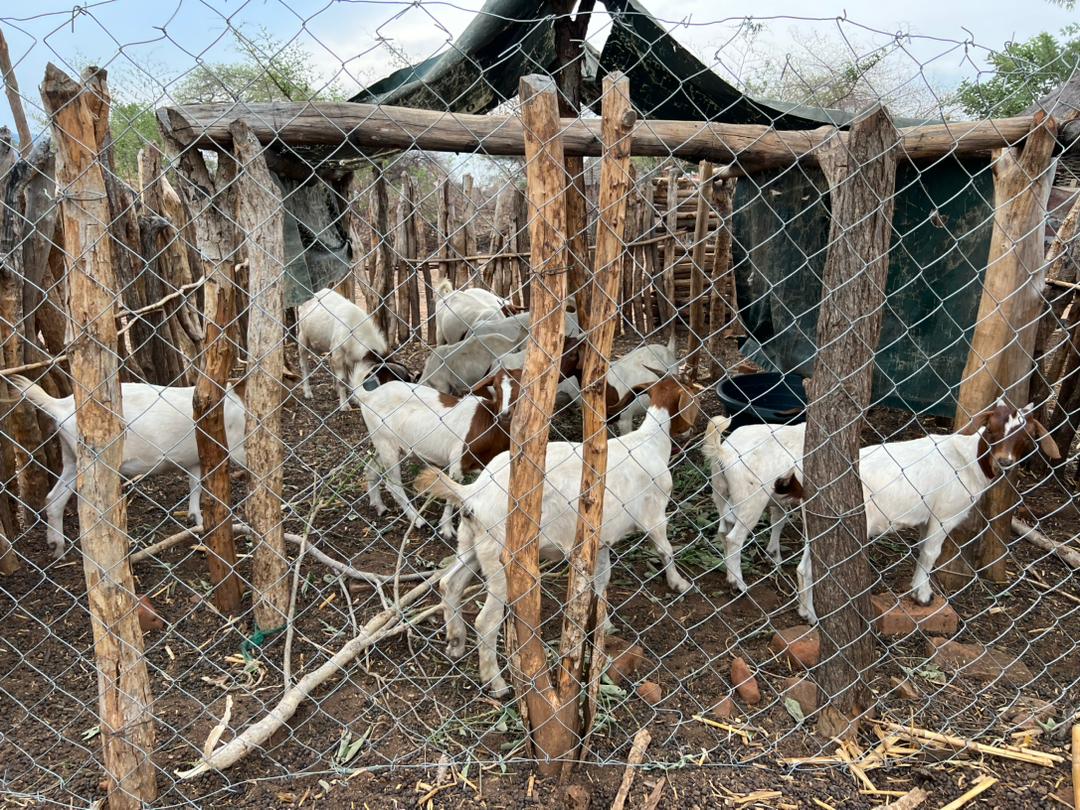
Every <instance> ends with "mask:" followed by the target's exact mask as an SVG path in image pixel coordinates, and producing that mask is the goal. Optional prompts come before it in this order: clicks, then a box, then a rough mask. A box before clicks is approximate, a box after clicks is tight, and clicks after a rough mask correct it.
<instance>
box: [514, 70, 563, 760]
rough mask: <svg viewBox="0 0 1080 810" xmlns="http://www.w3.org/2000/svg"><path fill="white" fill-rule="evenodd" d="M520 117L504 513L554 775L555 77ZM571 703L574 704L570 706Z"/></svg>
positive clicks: (557, 744) (527, 672)
mask: <svg viewBox="0 0 1080 810" xmlns="http://www.w3.org/2000/svg"><path fill="white" fill-rule="evenodd" d="M520 87H521V90H520V94H521V115H522V119H523V121H524V123H525V129H526V132H527V135H526V141H525V150H526V155H525V158H526V173H527V176H528V199H529V208H530V217H529V228H530V231H531V236H532V262H531V268H532V294H531V300H532V307H531V308H532V320H531V325H530V338H529V342H528V344H527V346H528V348H527V350H526V354H525V365H524V368H523V369H522V375H521V396H520V398H519V399H518V403H517V406H516V407H515V409H514V416H513V419H512V420H511V422H510V447H511V461H510V493H509V510H510V511H509V515H508V517H507V521H506V547H505V549H504V550H503V564H504V565H505V567H506V594H507V604H508V605H509V607H510V615H511V621H512V623H513V629H514V634H515V637H516V643H517V649H516V653H517V655H516V656H512V658H513V657H516V658H517V659H518V663H517V668H518V671H519V673H520V677H519V678H517V679H516V680H517V681H518V683H519V684H521V685H522V690H523V691H524V694H519V695H518V699H519V701H521V702H522V703H523V704H524V705H523V707H522V716H523V717H525V716H527V718H528V727H529V732H530V739H531V743H532V746H533V752H534V756H535V757H536V759H537V760H539V761H538V766H537V767H538V768H539V770H540V772H541V773H543V774H546V775H551V774H554V773H555V772H556V771H557V770H558V768H559V765H558V763H557V762H556V761H555V760H554V757H556V756H559V755H560V753H561V752H562V750H563V749H564V747H565V738H564V726H563V723H562V722H560V719H559V718H558V717H557V716H555V710H556V708H557V707H558V705H559V704H558V696H557V695H556V694H555V692H554V689H553V688H552V684H551V677H550V674H549V672H548V667H547V659H546V657H545V654H544V644H543V641H542V639H541V637H540V511H541V505H542V502H543V491H544V469H545V463H546V453H547V444H548V430H549V428H550V424H551V414H552V412H553V411H554V407H555V388H556V386H557V385H558V376H559V374H558V367H557V366H558V363H557V359H556V358H558V357H560V356H561V354H562V346H563V334H564V323H563V314H562V308H563V303H564V300H565V298H566V271H565V265H566V250H567V240H566V207H565V206H566V194H565V190H566V173H565V163H564V161H563V151H562V142H561V140H560V138H559V110H558V106H557V102H556V93H555V85H554V83H553V82H552V81H551V80H550V79H548V78H545V77H543V76H523V77H522V78H521V84H520ZM574 711H576V708H575V709H574Z"/></svg>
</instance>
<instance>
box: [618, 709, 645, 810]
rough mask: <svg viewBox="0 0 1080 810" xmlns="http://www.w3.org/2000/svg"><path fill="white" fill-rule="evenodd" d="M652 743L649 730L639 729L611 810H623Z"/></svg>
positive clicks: (631, 746)
mask: <svg viewBox="0 0 1080 810" xmlns="http://www.w3.org/2000/svg"><path fill="white" fill-rule="evenodd" d="M650 742H652V735H651V734H650V733H649V730H648V729H647V728H641V729H638V733H637V734H635V735H634V742H633V743H632V744H631V745H630V754H629V755H628V756H627V757H626V770H625V771H623V777H622V782H621V783H620V784H619V791H618V793H616V794H615V801H613V802H612V803H611V810H623V806H624V805H625V804H626V799H627V797H628V796H629V795H630V786H631V785H633V784H634V776H635V775H636V774H637V769H638V767H639V766H640V765H641V763H642V762H643V761H644V759H645V749H646V748H648V747H649V743H650Z"/></svg>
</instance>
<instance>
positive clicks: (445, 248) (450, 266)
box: [438, 175, 458, 288]
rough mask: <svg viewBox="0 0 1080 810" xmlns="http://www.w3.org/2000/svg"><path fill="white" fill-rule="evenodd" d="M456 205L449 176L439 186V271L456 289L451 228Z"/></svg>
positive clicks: (456, 281) (455, 269)
mask: <svg viewBox="0 0 1080 810" xmlns="http://www.w3.org/2000/svg"><path fill="white" fill-rule="evenodd" d="M453 207H454V203H453V200H452V199H451V197H450V177H449V175H447V176H446V177H444V178H443V179H442V183H441V184H440V185H439V214H438V216H439V220H438V228H439V260H440V261H439V271H440V272H441V273H442V274H443V278H448V279H450V283H451V284H453V285H454V287H455V288H456V287H457V285H458V280H457V268H456V267H455V265H456V262H453V261H451V258H452V254H453V252H454V244H453V237H452V235H451V234H450V228H451V227H452V225H453V219H454V215H453Z"/></svg>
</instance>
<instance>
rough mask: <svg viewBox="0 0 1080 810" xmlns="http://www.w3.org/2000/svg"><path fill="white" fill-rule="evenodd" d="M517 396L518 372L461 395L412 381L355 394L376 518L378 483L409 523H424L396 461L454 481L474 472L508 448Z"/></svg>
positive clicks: (444, 525) (443, 525) (448, 532)
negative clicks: (367, 446) (434, 469)
mask: <svg viewBox="0 0 1080 810" xmlns="http://www.w3.org/2000/svg"><path fill="white" fill-rule="evenodd" d="M518 392H519V386H518V373H517V372H510V371H500V372H498V373H496V374H494V375H492V376H491V377H488V378H487V379H486V380H483V381H481V382H479V383H478V384H477V385H476V386H475V388H474V389H473V393H471V394H468V395H467V396H464V397H456V396H452V395H451V394H444V393H441V392H439V391H436V390H435V389H434V388H429V387H428V386H426V385H419V384H416V383H403V382H396V381H394V382H388V383H386V384H384V385H379V386H378V387H372V388H371V390H368V386H367V385H365V386H363V387H362V388H361V389H359V390H358V391H357V392H356V393H355V397H356V399H357V400H358V401H359V402H360V411H361V413H362V414H363V417H364V423H365V424H366V425H367V429H368V434H369V435H370V436H371V443H372V445H373V446H374V448H375V458H374V459H372V461H371V462H369V463H368V465H367V468H366V470H365V472H366V477H367V481H368V498H369V499H370V500H371V505H372V506H373V507H375V509H376V511H378V513H379V514H380V515H381V514H383V513H384V512H385V511H386V504H384V503H383V500H382V493H381V492H380V489H379V482H380V479H383V478H385V480H386V488H387V490H388V491H389V492H390V495H391V496H392V497H393V498H394V500H396V501H397V502H398V504H399V505H400V506H401V508H402V509H403V510H404V511H405V514H406V515H407V516H408V517H409V519H410V520H415V521H417V524H418V525H423V520H422V519H421V518H420V516H419V513H418V512H417V511H416V508H415V507H414V506H413V505H412V503H411V502H410V501H409V498H408V496H407V495H406V494H405V490H404V489H403V488H402V485H401V460H402V459H403V458H405V457H407V456H416V457H417V458H419V459H420V460H421V461H423V462H424V463H426V464H432V465H436V466H438V467H443V468H446V469H448V470H449V473H450V475H451V476H452V477H453V478H454V479H455V480H460V479H461V478H462V476H463V475H464V474H465V473H468V472H475V471H476V470H479V469H480V468H481V467H483V466H484V465H485V464H487V463H488V462H489V461H490V460H491V459H493V458H494V457H495V456H497V455H499V453H501V452H503V451H504V450H507V449H508V448H509V447H510V434H509V430H508V429H509V424H510V409H511V406H512V405H513V404H514V402H515V401H516V399H517V396H518ZM452 516H453V508H452V507H451V506H450V505H449V504H447V506H446V508H445V509H444V510H443V515H442V519H441V520H440V521H439V533H440V534H442V535H443V537H450V536H452V534H453V527H452V525H451V522H450V521H451V518H452Z"/></svg>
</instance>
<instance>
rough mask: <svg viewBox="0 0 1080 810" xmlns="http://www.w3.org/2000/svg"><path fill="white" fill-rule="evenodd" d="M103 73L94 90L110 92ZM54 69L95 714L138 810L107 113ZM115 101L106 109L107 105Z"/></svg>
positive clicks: (143, 746) (142, 707)
mask: <svg viewBox="0 0 1080 810" xmlns="http://www.w3.org/2000/svg"><path fill="white" fill-rule="evenodd" d="M104 73H105V72H104V71H99V72H98V75H97V77H96V78H97V82H96V84H97V85H98V87H104V85H105V75H104ZM96 89H97V88H95V89H94V90H90V89H88V88H87V87H85V86H84V85H80V84H78V83H77V82H75V81H73V80H72V79H71V78H70V77H69V76H67V75H66V74H65V73H64V72H63V71H61V70H59V69H58V68H57V67H56V66H55V65H52V64H49V65H48V67H46V69H45V80H44V81H43V82H42V85H41V97H42V100H43V101H44V106H45V110H46V112H48V113H49V115H50V116H51V119H52V128H53V137H54V139H55V141H56V147H57V159H56V181H57V185H58V186H59V189H60V192H61V194H60V215H61V217H62V218H63V222H64V250H65V253H66V258H67V262H68V279H69V283H70V285H71V322H72V328H73V329H74V331H75V338H74V340H73V341H72V343H71V346H70V348H69V350H68V355H69V358H70V363H71V374H72V377H73V378H74V386H73V387H74V392H75V406H76V410H75V423H76V427H77V430H78V433H79V441H78V444H77V446H76V463H77V465H78V468H79V477H78V481H77V488H78V496H79V497H78V502H79V525H80V527H81V532H80V543H81V546H82V555H83V570H84V572H85V575H86V591H87V604H88V607H89V609H90V620H91V626H92V628H93V632H94V653H95V657H96V660H97V670H98V711H99V720H100V729H101V740H102V745H103V748H104V760H105V769H106V771H107V772H108V774H109V779H108V784H109V788H108V791H109V792H108V798H109V807H110V808H112V810H121V808H133V809H134V808H141V807H143V806H144V805H147V804H152V803H153V802H154V800H155V799H156V797H157V785H156V783H155V776H156V769H155V767H154V763H153V761H152V759H151V754H153V752H154V718H153V715H152V714H151V712H150V705H151V701H152V696H151V694H150V681H149V678H148V677H147V672H146V659H145V658H144V657H143V639H142V631H141V630H140V629H139V619H138V611H137V610H136V606H137V603H136V599H135V582H134V580H133V578H132V576H131V565H130V564H129V563H128V536H127V502H126V500H125V499H124V493H123V490H122V488H121V482H120V462H121V459H122V458H123V454H124V449H123V444H124V439H123V436H124V428H123V422H122V419H121V414H122V413H123V406H122V401H121V388H120V375H119V362H118V358H119V355H118V353H117V336H116V318H115V313H116V310H117V305H118V303H119V302H118V300H117V298H116V293H115V292H114V291H115V290H116V289H117V288H116V276H115V271H114V267H115V265H114V262H113V256H112V252H113V250H112V249H113V245H112V240H111V239H110V237H109V221H110V220H109V216H110V214H109V203H108V200H107V199H106V196H105V177H104V175H103V172H102V163H101V151H102V149H103V148H104V146H105V145H104V143H103V142H102V138H101V131H102V130H101V127H100V126H99V125H98V124H99V122H98V121H97V120H96V116H97V115H104V116H105V119H106V120H108V114H109V109H108V103H107V101H104V103H103V100H102V98H101V97H100V96H98V95H97V93H96ZM106 98H107V97H106Z"/></svg>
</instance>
